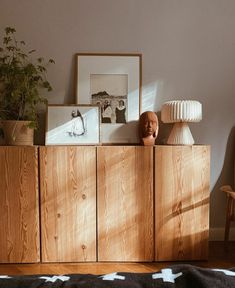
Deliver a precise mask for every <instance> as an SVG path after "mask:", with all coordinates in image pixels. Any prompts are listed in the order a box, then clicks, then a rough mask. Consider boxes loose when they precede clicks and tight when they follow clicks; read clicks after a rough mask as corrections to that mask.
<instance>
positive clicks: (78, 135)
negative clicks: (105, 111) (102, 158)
mask: <svg viewBox="0 0 235 288" xmlns="http://www.w3.org/2000/svg"><path fill="white" fill-rule="evenodd" d="M99 109H100V108H99V106H97V105H77V104H73V105H53V104H49V105H48V106H47V114H46V135H45V145H99V143H100V111H99Z"/></svg>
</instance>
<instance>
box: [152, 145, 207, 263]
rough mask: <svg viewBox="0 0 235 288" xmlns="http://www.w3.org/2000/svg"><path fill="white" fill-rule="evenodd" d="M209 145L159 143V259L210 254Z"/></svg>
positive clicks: (156, 169)
mask: <svg viewBox="0 0 235 288" xmlns="http://www.w3.org/2000/svg"><path fill="white" fill-rule="evenodd" d="M209 183H210V147H209V146H157V147H155V193H156V194H155V248H156V249H155V260H157V261H158V260H160V261H167V260H173V261H174V260H199V259H207V257H208V232H209V186H210V184H209Z"/></svg>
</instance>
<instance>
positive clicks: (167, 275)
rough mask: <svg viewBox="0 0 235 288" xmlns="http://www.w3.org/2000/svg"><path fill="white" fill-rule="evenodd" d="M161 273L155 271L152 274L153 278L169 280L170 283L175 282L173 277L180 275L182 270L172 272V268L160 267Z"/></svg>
mask: <svg viewBox="0 0 235 288" xmlns="http://www.w3.org/2000/svg"><path fill="white" fill-rule="evenodd" d="M161 272H162V273H155V274H153V275H152V278H153V279H160V278H162V279H163V282H171V283H175V279H176V278H178V277H180V276H181V275H183V273H182V272H180V273H177V274H173V273H172V269H162V270H161Z"/></svg>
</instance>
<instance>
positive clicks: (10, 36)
mask: <svg viewBox="0 0 235 288" xmlns="http://www.w3.org/2000/svg"><path fill="white" fill-rule="evenodd" d="M15 33H16V30H15V29H14V28H11V27H6V28H5V35H4V37H3V40H2V47H0V121H1V122H2V127H3V132H4V138H5V140H6V144H9V145H33V131H34V129H37V127H38V121H37V117H38V116H37V106H38V104H39V103H45V104H46V103H47V99H46V98H45V97H42V96H41V94H40V91H41V88H42V89H46V90H47V91H51V90H52V88H51V85H50V83H49V82H48V81H47V79H46V75H45V74H46V72H47V65H49V64H50V63H54V60H52V59H50V60H49V61H47V62H45V61H44V59H43V58H42V57H40V58H37V59H36V60H34V61H33V60H32V54H33V53H34V52H35V50H30V51H27V52H26V48H24V49H23V46H25V42H24V41H18V40H17V39H16V37H15ZM20 132H22V133H23V134H20Z"/></svg>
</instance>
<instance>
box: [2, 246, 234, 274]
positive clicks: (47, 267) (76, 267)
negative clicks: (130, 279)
mask: <svg viewBox="0 0 235 288" xmlns="http://www.w3.org/2000/svg"><path fill="white" fill-rule="evenodd" d="M179 263H188V264H192V265H196V266H200V267H208V268H215V267H216V268H232V267H235V242H230V243H229V246H228V250H227V251H225V250H224V246H223V242H210V244H209V260H208V261H194V262H158V263H156V262H155V263H85V264H84V263H61V264H18V265H16V264H0V275H20V274H25V275H26V274H73V273H80V274H83V273H84V274H88V273H90V274H106V273H111V272H143V273H145V272H146V273H147V272H153V271H158V270H160V269H162V268H165V267H168V266H170V265H174V264H179Z"/></svg>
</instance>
